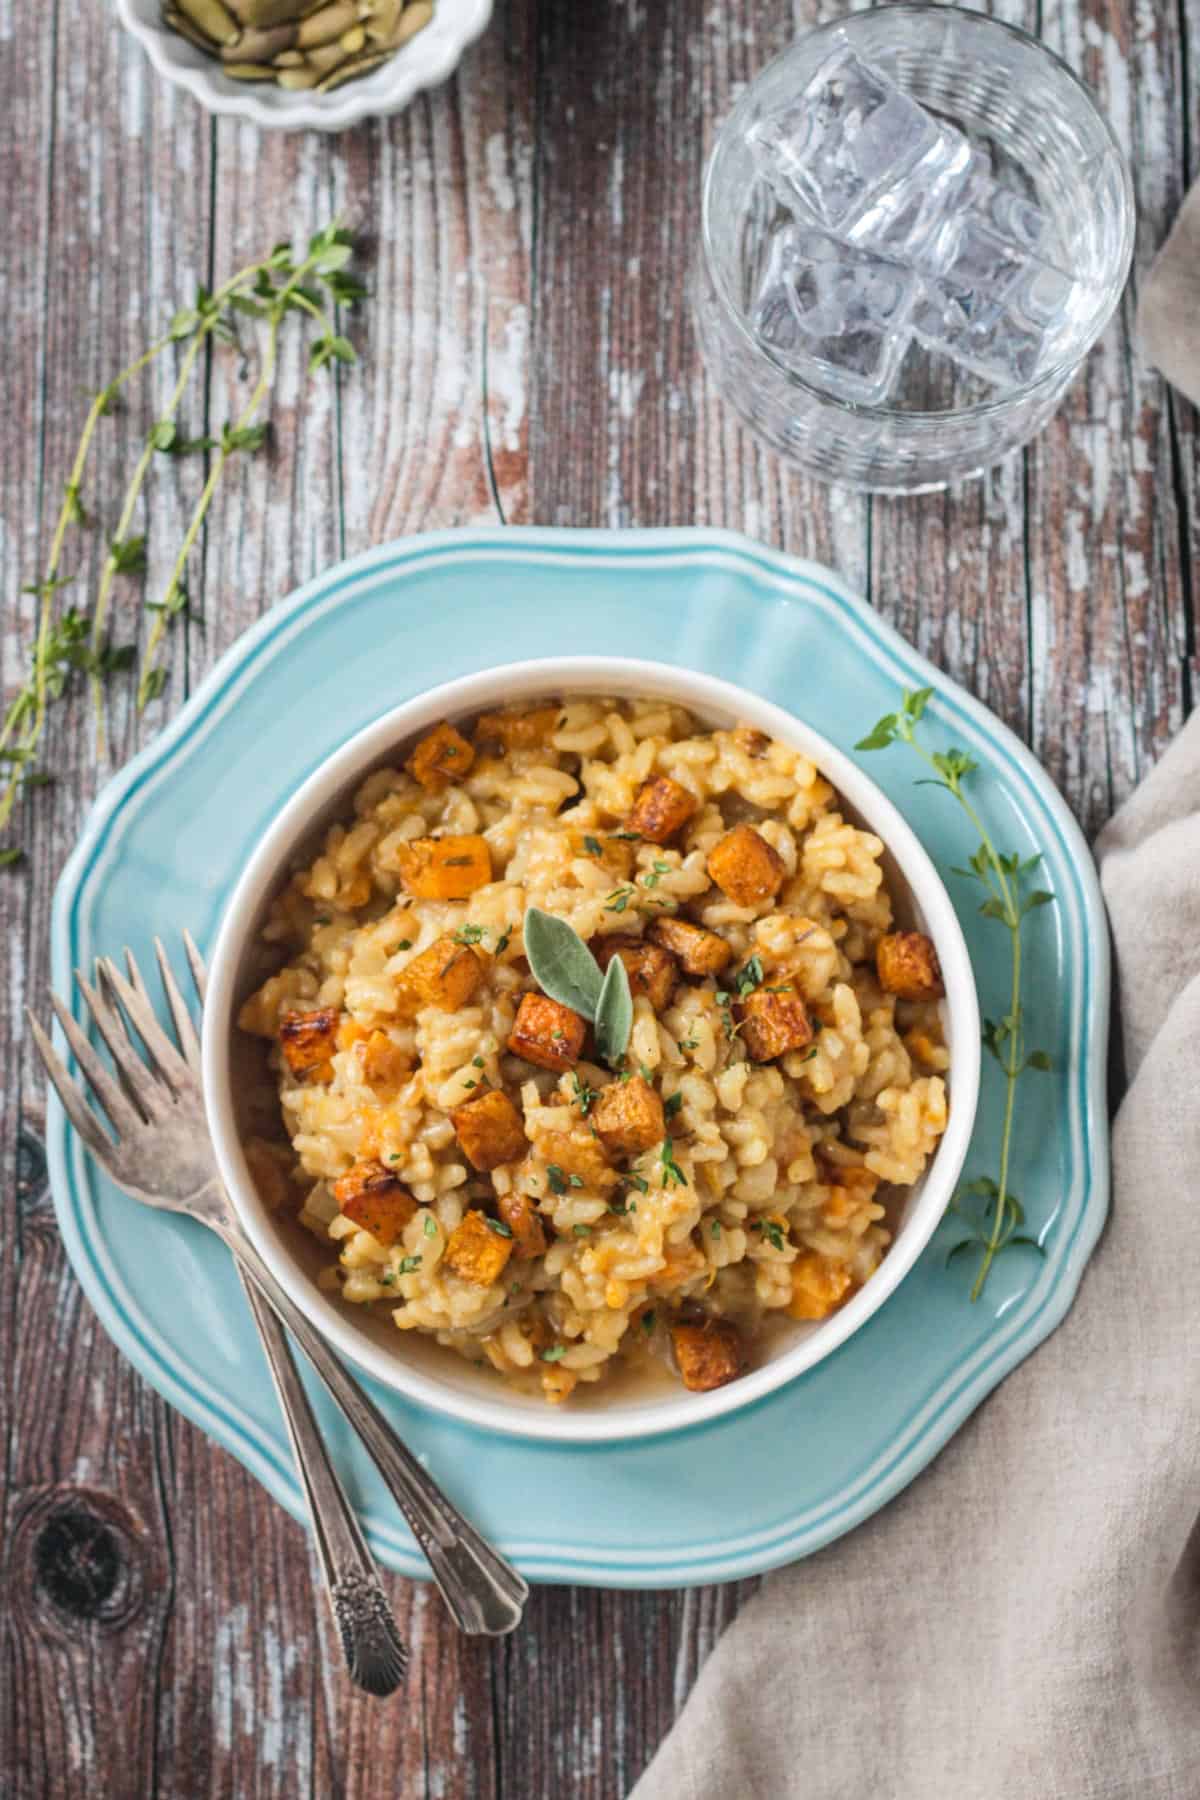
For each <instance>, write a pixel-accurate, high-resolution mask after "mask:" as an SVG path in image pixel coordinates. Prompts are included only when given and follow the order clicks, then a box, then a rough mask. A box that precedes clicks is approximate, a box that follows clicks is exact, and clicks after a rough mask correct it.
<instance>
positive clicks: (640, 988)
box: [591, 937, 676, 1012]
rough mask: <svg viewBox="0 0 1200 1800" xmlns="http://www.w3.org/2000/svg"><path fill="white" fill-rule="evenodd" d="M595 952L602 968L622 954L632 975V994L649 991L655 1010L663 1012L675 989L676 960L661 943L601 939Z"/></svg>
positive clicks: (594, 948)
mask: <svg viewBox="0 0 1200 1800" xmlns="http://www.w3.org/2000/svg"><path fill="white" fill-rule="evenodd" d="M591 951H592V955H593V956H594V957H595V958H596V961H597V962H598V963H599V964H600V967H601V968H602V969H607V967H608V965H609V963H610V962H611V961H612V959H613V957H614V956H619V957H620V959H621V961H622V962H623V963H624V964H625V971H626V974H627V975H628V976H629V991H630V993H631V994H633V995H634V996H635V997H636V996H637V995H638V994H645V996H646V998H647V999H648V1000H649V1002H650V1004H651V1006H652V1007H653V1008H654V1010H655V1012H661V1011H662V1009H663V1007H664V1006H665V1005H666V1004H667V1002H668V1000H669V999H670V998H671V995H672V994H673V993H674V991H675V973H676V971H675V959H674V957H673V956H672V955H671V954H670V952H669V951H667V950H664V949H663V948H662V946H661V945H660V944H643V943H642V942H641V941H640V939H638V938H627V937H610V938H600V939H598V940H597V941H596V942H595V943H593V944H592V945H591Z"/></svg>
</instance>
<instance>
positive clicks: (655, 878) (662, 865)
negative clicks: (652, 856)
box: [642, 862, 671, 888]
mask: <svg viewBox="0 0 1200 1800" xmlns="http://www.w3.org/2000/svg"><path fill="white" fill-rule="evenodd" d="M670 872H671V865H670V863H669V862H656V863H655V864H654V867H653V868H652V869H651V871H650V873H649V875H643V876H642V886H643V887H645V888H655V887H657V886H658V884H659V882H660V881H661V880H662V878H663V876H664V875H669V874H670Z"/></svg>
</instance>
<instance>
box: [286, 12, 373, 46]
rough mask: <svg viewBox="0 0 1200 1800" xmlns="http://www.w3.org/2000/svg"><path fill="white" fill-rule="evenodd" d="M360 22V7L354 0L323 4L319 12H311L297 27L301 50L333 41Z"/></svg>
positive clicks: (297, 38)
mask: <svg viewBox="0 0 1200 1800" xmlns="http://www.w3.org/2000/svg"><path fill="white" fill-rule="evenodd" d="M357 23H358V7H357V6H356V5H355V4H354V0H333V4H332V5H331V6H323V7H322V8H321V10H320V11H319V12H315V13H310V14H309V16H308V18H307V19H304V20H302V22H301V23H300V25H299V26H298V27H297V29H296V43H297V45H298V46H299V48H300V49H301V50H311V49H312V48H313V47H314V46H315V45H317V44H328V43H331V42H332V40H333V39H334V38H340V37H341V35H342V33H343V32H344V31H349V30H350V28H351V26H353V25H356V24H357Z"/></svg>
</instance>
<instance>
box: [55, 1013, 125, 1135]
mask: <svg viewBox="0 0 1200 1800" xmlns="http://www.w3.org/2000/svg"><path fill="white" fill-rule="evenodd" d="M50 1004H51V1006H52V1007H53V1008H54V1016H55V1018H56V1019H57V1020H58V1022H59V1024H60V1025H61V1026H62V1028H63V1033H64V1035H65V1037H66V1040H67V1042H68V1043H69V1044H70V1046H71V1054H72V1055H73V1056H74V1058H75V1061H76V1062H77V1063H78V1064H79V1067H80V1068H81V1069H82V1071H83V1074H84V1078H85V1080H86V1081H87V1084H88V1086H89V1087H90V1088H91V1089H92V1092H93V1093H94V1094H95V1096H96V1098H97V1100H99V1102H100V1104H101V1106H102V1107H103V1108H104V1110H105V1112H106V1113H107V1114H108V1116H109V1119H110V1120H111V1122H112V1125H113V1129H114V1130H115V1132H116V1134H117V1137H118V1139H120V1138H123V1137H128V1136H129V1134H130V1133H131V1132H134V1131H136V1130H137V1129H138V1127H139V1126H140V1125H141V1124H142V1123H143V1121H142V1116H141V1114H140V1113H139V1112H138V1110H137V1108H136V1107H135V1106H134V1105H133V1104H132V1102H131V1101H129V1100H128V1099H127V1098H126V1096H125V1092H124V1089H123V1088H122V1087H121V1084H120V1082H118V1081H117V1080H116V1078H115V1077H114V1076H113V1075H110V1074H109V1072H108V1070H107V1069H106V1068H105V1066H104V1064H103V1063H102V1062H101V1060H100V1058H99V1056H97V1054H96V1052H95V1050H93V1048H92V1046H91V1045H90V1044H89V1043H88V1041H87V1038H86V1037H85V1036H84V1034H83V1032H82V1031H81V1030H80V1028H79V1026H78V1025H77V1024H76V1023H75V1020H74V1019H73V1018H72V1016H71V1010H70V1008H69V1007H68V1006H67V1005H66V1004H65V1003H64V1002H63V1001H62V1000H60V999H59V997H58V995H57V994H51V996H50Z"/></svg>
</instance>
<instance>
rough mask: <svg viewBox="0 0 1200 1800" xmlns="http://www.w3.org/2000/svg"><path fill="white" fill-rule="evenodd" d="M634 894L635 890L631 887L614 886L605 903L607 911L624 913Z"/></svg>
mask: <svg viewBox="0 0 1200 1800" xmlns="http://www.w3.org/2000/svg"><path fill="white" fill-rule="evenodd" d="M633 896H634V890H633V888H631V887H619V888H614V889H613V891H612V893H611V894H610V895H609V896H608V899H607V900H606V901H605V903H604V910H605V912H611V913H623V912H624V911H625V908H626V907H627V906H628V905H629V902H630V901H631V900H632V899H633Z"/></svg>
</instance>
